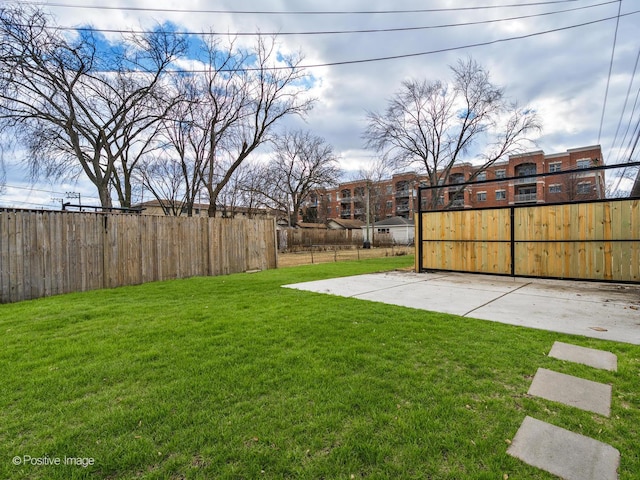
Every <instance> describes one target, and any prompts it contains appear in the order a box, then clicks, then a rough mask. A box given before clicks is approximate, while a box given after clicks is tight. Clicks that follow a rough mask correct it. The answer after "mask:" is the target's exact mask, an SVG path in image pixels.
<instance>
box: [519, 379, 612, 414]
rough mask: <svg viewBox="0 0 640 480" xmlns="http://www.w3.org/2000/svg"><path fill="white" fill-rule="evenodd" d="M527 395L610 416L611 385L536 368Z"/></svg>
mask: <svg viewBox="0 0 640 480" xmlns="http://www.w3.org/2000/svg"><path fill="white" fill-rule="evenodd" d="M527 393H528V394H529V395H535V396H536V397H540V398H544V399H547V400H551V401H554V402H560V403H564V404H565V405H569V406H571V407H576V408H580V409H582V410H587V411H589V412H594V413H598V414H600V415H604V416H605V417H608V416H609V415H611V385H606V384H604V383H598V382H592V381H591V380H585V379H583V378H578V377H574V376H572V375H566V374H564V373H558V372H554V371H553V370H547V369H546V368H538V371H537V372H536V374H535V376H534V377H533V382H531V386H530V387H529V391H528V392H527Z"/></svg>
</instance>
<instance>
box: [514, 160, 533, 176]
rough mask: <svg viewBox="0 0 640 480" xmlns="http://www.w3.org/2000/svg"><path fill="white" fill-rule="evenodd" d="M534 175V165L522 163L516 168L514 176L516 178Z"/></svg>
mask: <svg viewBox="0 0 640 480" xmlns="http://www.w3.org/2000/svg"><path fill="white" fill-rule="evenodd" d="M535 174H536V164H535V163H523V164H521V165H518V166H517V167H516V176H517V177H527V176H529V175H535Z"/></svg>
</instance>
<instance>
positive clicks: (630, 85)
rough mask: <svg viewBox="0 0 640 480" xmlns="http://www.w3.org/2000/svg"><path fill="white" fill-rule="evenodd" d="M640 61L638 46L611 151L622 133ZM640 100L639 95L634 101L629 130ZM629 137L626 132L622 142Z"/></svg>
mask: <svg viewBox="0 0 640 480" xmlns="http://www.w3.org/2000/svg"><path fill="white" fill-rule="evenodd" d="M639 61H640V48H638V54H637V55H636V62H635V64H634V66H633V72H632V73H631V79H630V80H629V86H628V87H627V94H626V95H625V98H624V104H623V105H622V112H621V113H620V119H619V120H618V125H617V127H616V133H615V134H614V136H613V141H612V142H611V147H610V149H609V153H613V148H614V147H615V144H616V140H617V139H618V133H620V127H621V126H622V120H623V119H624V114H625V112H626V110H627V103H628V102H629V96H630V95H631V88H632V86H633V82H634V80H635V77H636V71H637V69H638V62H639ZM638 93H640V90H638ZM637 102H638V97H637V96H636V101H635V103H634V106H633V109H632V111H631V115H630V117H629V124H628V125H627V130H626V131H627V132H628V131H629V126H630V125H631V122H632V120H633V113H634V112H635V107H636V104H637ZM626 137H627V134H626V133H625V135H624V138H623V140H622V142H621V144H622V143H624V139H625V138H626Z"/></svg>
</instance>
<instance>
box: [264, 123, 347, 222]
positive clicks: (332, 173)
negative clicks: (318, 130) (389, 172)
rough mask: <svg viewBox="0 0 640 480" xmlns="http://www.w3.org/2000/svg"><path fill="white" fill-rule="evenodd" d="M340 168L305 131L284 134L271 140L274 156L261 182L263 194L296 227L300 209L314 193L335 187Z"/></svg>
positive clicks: (329, 151) (323, 144)
mask: <svg viewBox="0 0 640 480" xmlns="http://www.w3.org/2000/svg"><path fill="white" fill-rule="evenodd" d="M339 177H340V167H339V165H338V161H337V157H336V156H335V154H334V153H333V148H332V147H331V146H330V145H328V144H327V143H326V142H325V140H324V139H323V138H321V137H318V136H314V135H312V134H311V133H309V132H307V131H302V130H296V131H290V132H285V133H284V134H282V135H280V136H278V137H277V138H276V139H275V140H274V156H273V158H272V159H271V161H270V162H269V164H268V165H267V167H266V169H265V171H264V174H263V178H264V183H263V194H264V195H265V196H266V197H267V198H269V200H270V201H271V202H272V203H273V204H274V206H275V207H276V208H279V209H281V210H283V211H286V212H288V213H289V215H288V217H289V225H295V224H296V223H298V217H299V212H300V207H301V206H302V203H303V202H304V200H305V199H306V198H308V196H309V194H310V193H311V191H313V190H314V189H318V188H322V187H326V186H329V185H335V184H337V183H338V179H339Z"/></svg>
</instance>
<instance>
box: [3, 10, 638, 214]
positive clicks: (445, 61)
mask: <svg viewBox="0 0 640 480" xmlns="http://www.w3.org/2000/svg"><path fill="white" fill-rule="evenodd" d="M68 3H69V4H71V3H72V2H68ZM82 3H83V4H91V5H96V6H101V5H104V2H102V1H98V0H86V1H84V2H82ZM487 3H492V4H494V5H500V4H505V3H511V4H512V3H514V2H504V1H499V0H494V1H492V2H489V1H487V2H483V4H487ZM462 4H464V5H471V6H473V5H475V3H474V2H457V1H444V0H441V1H432V2H423V1H419V0H406V1H403V2H396V3H389V2H371V1H368V0H367V1H365V0H351V1H349V2H346V3H345V2H343V3H340V4H329V5H327V3H326V2H321V1H319V0H312V1H307V2H304V3H301V2H299V3H297V4H296V5H295V7H293V6H292V4H291V3H290V2H286V1H284V0H261V1H258V0H246V1H244V2H242V3H241V4H239V3H238V2H237V1H234V0H224V1H219V2H215V4H214V3H213V2H209V1H204V0H201V1H194V0H191V1H190V0H183V1H181V2H175V1H171V0H156V1H155V2H154V3H153V4H152V5H153V7H157V8H173V9H179V10H187V9H192V10H195V9H201V10H213V9H216V10H227V11H228V10H245V11H247V10H254V11H256V10H259V11H283V12H285V11H290V10H291V9H292V8H295V9H296V10H308V11H321V10H328V9H329V10H349V11H359V10H388V9H404V10H407V9H425V8H438V7H439V8H445V7H457V6H460V5H462ZM109 5H110V6H113V5H115V6H122V7H125V6H149V5H150V4H149V2H140V1H134V0H119V1H118V2H111V3H109ZM581 5H582V4H581V3H580V4H577V3H576V4H574V3H569V4H553V5H540V6H528V7H526V8H494V9H490V10H474V11H465V12H431V13H410V14H395V15H391V14H375V15H356V14H350V15H285V14H281V15H266V14H255V15H249V14H222V13H219V14H213V13H202V12H200V13H189V12H186V11H182V12H178V11H174V12H145V11H128V10H100V9H82V8H57V7H51V11H53V12H54V14H55V15H56V17H57V20H58V22H59V23H60V24H62V25H79V24H86V23H91V24H93V25H95V26H96V27H98V28H110V29H125V30H126V29H136V28H139V27H141V26H142V27H145V28H147V27H151V26H152V25H154V24H155V23H156V22H160V23H162V22H164V21H171V22H173V23H175V24H178V25H181V26H183V27H184V28H185V29H187V30H189V31H209V30H215V31H219V32H237V31H245V32H253V31H256V30H257V29H259V30H260V31H262V32H271V31H279V32H303V31H320V30H333V31H335V30H346V29H349V30H352V29H373V28H378V29H380V28H397V27H421V26H429V25H431V26H432V25H441V24H452V23H461V22H469V21H479V20H489V19H495V18H501V17H502V18H504V17H511V16H517V15H529V14H536V13H543V12H549V11H553V10H560V9H566V8H568V7H575V6H581ZM634 8H636V4H635V3H633V2H623V12H622V13H623V14H624V13H627V12H630V11H632V10H633V9H634ZM617 9H618V4H617V3H613V4H610V5H605V6H601V7H597V8H589V9H584V10H577V11H574V12H571V13H565V14H557V15H548V16H541V17H537V18H529V19H522V20H517V21H511V22H500V23H489V24H484V25H476V26H464V27H450V28H441V29H424V30H415V31H406V32H393V33H366V34H365V33H362V34H334V35H306V36H305V35H291V36H281V37H280V38H279V41H280V42H281V43H282V49H283V51H292V52H293V51H298V50H300V51H301V52H302V54H303V55H304V56H305V60H304V63H305V64H307V65H309V64H319V63H333V62H341V61H353V60H362V59H371V58H376V57H384V56H395V55H407V54H412V53H418V52H428V51H433V50H437V49H444V48H451V47H456V46H463V45H471V44H475V43H481V42H489V41H494V40H498V39H506V38H508V37H512V36H520V35H526V34H532V33H536V32H541V31H544V30H551V29H557V28H564V27H569V26H571V25H576V24H579V23H584V22H589V21H593V20H597V19H601V18H605V17H612V16H615V15H616V14H617ZM639 25H640V15H639V14H636V15H631V16H626V17H622V18H621V19H620V24H619V29H618V42H617V46H616V54H615V57H614V66H613V73H614V75H613V76H612V78H611V82H610V86H609V96H608V100H607V110H606V115H605V119H604V124H603V128H602V138H601V139H600V142H601V144H602V146H603V149H604V154H605V159H607V158H608V157H607V155H608V152H607V149H608V148H609V147H610V145H611V144H612V142H613V136H614V134H615V131H616V127H617V124H618V121H619V118H620V114H621V111H622V105H623V103H624V99H625V95H626V92H627V88H628V85H629V80H630V76H631V73H632V70H633V66H634V62H635V57H636V54H637V48H638V44H637V30H638V26H639ZM615 27H616V23H615V21H614V20H609V21H607V22H601V23H595V24H592V25H589V26H583V27H580V28H573V29H567V30H563V31H558V32H555V33H550V34H547V35H541V36H533V37H531V38H527V39H523V40H514V41H505V42H501V43H496V44H493V45H490V46H484V47H476V48H470V49H466V50H458V51H452V52H447V53H440V54H433V55H423V56H414V57H407V58H403V59H396V60H389V61H381V62H373V63H359V64H352V65H342V66H333V67H321V68H314V69H312V70H311V73H312V74H313V75H314V77H315V78H316V80H317V81H316V83H315V85H314V87H313V89H312V91H311V92H310V93H311V94H313V95H314V96H315V97H317V98H318V99H319V100H318V103H317V105H316V107H315V108H314V110H313V111H312V112H311V113H310V114H309V117H308V119H307V122H306V123H302V122H300V121H298V120H295V119H291V120H289V121H288V122H287V125H288V126H290V125H293V126H297V127H303V128H310V129H312V130H313V133H314V134H315V135H319V136H322V137H323V138H325V139H326V140H327V141H328V142H329V143H331V144H332V145H333V146H334V148H335V149H336V153H338V154H339V155H340V156H341V157H342V159H343V160H342V162H343V165H344V166H345V168H347V169H350V170H351V169H357V168H359V166H360V165H362V163H365V162H366V161H367V158H368V157H371V156H372V155H373V153H372V152H366V151H364V150H362V144H363V142H362V139H361V133H362V129H363V127H364V119H365V114H366V111H367V110H374V111H378V110H381V109H383V108H384V106H385V102H386V99H387V98H389V97H390V96H391V95H393V93H394V92H395V91H396V90H397V89H398V88H399V87H400V83H401V81H402V80H403V79H406V78H409V77H413V78H427V79H447V78H449V77H450V72H449V69H448V65H451V64H453V63H455V62H456V60H457V59H458V58H463V57H466V56H468V55H470V56H472V57H474V58H475V59H476V60H477V61H478V62H479V63H480V64H482V65H484V66H486V67H487V68H488V69H489V70H490V71H491V73H492V77H493V79H494V80H495V81H496V82H497V83H499V84H501V85H503V86H504V87H505V89H506V91H507V94H508V95H509V96H510V97H511V98H513V99H514V100H515V99H517V100H519V101H520V103H521V104H525V105H530V106H531V107H532V108H535V109H536V110H537V111H538V113H539V114H540V116H541V120H542V122H543V134H542V136H541V137H540V138H539V139H537V140H538V144H539V147H540V148H542V149H544V150H545V151H546V152H547V153H553V152H556V151H561V150H564V149H567V148H574V147H580V146H585V145H592V144H595V143H597V141H598V130H599V126H600V116H601V112H602V105H603V101H604V93H605V87H606V82H607V75H608V69H609V60H610V56H611V52H612V47H613V36H614V30H615ZM239 41H240V42H241V43H252V42H253V39H252V38H251V37H240V38H239ZM638 85H639V80H636V81H635V84H634V86H633V88H632V92H633V93H632V94H633V95H635V93H636V92H637V91H638ZM625 121H628V120H625ZM612 156H614V155H612ZM14 181H15V178H14ZM7 198H8V197H7V195H4V196H2V197H0V203H2V204H6V203H7ZM16 198H18V195H16Z"/></svg>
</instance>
